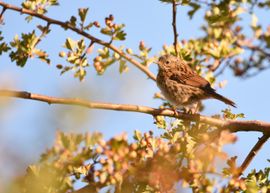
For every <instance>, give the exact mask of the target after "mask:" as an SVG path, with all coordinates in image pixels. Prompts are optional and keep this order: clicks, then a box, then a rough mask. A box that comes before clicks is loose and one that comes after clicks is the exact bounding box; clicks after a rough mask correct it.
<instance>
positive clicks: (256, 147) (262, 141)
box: [235, 133, 270, 177]
mask: <svg viewBox="0 0 270 193" xmlns="http://www.w3.org/2000/svg"><path fill="white" fill-rule="evenodd" d="M269 137H270V134H269V133H265V134H264V135H263V136H262V137H261V138H259V140H258V142H257V143H256V144H255V145H254V147H253V148H252V149H251V150H250V152H249V154H248V155H247V157H246V159H245V160H244V161H243V163H242V165H241V166H240V167H239V172H238V174H237V175H236V176H235V177H239V176H240V175H242V174H243V172H244V171H245V170H246V169H247V167H248V165H249V164H250V163H251V161H252V160H253V159H254V157H255V156H256V155H257V153H258V152H259V150H260V149H261V148H262V146H263V145H264V144H265V142H266V141H267V140H268V139H269Z"/></svg>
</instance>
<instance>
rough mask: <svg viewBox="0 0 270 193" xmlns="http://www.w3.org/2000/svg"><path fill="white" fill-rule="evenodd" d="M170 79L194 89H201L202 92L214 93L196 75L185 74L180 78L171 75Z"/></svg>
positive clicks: (208, 84) (208, 85) (203, 80)
mask: <svg viewBox="0 0 270 193" xmlns="http://www.w3.org/2000/svg"><path fill="white" fill-rule="evenodd" d="M170 79H171V80H174V81H176V82H178V83H181V84H185V85H189V86H192V87H196V88H201V89H203V90H208V91H210V90H211V91H214V89H213V88H211V86H210V83H209V82H208V81H207V80H205V79H204V78H203V77H201V76H199V75H198V74H196V73H192V74H185V75H182V74H181V76H180V75H178V74H172V75H171V77H170Z"/></svg>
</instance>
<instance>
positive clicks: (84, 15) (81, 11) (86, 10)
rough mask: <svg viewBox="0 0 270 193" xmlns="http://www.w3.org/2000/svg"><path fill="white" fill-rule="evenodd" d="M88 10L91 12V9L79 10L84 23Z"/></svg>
mask: <svg viewBox="0 0 270 193" xmlns="http://www.w3.org/2000/svg"><path fill="white" fill-rule="evenodd" d="M88 10H89V8H80V9H79V16H80V19H81V22H82V23H84V21H85V18H86V15H87V12H88Z"/></svg>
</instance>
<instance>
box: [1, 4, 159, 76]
mask: <svg viewBox="0 0 270 193" xmlns="http://www.w3.org/2000/svg"><path fill="white" fill-rule="evenodd" d="M0 6H2V7H3V8H5V9H10V10H13V11H16V12H19V13H23V14H27V15H31V16H33V17H36V18H39V19H41V20H44V21H47V22H48V23H50V24H54V25H58V26H61V27H63V28H64V29H69V30H71V31H74V32H76V33H77V34H80V35H82V36H84V37H85V38H88V39H90V40H92V41H94V42H95V43H98V44H100V45H103V46H105V47H107V48H109V49H111V50H113V51H114V52H116V53H118V54H119V55H120V56H122V57H123V58H124V59H126V60H127V61H129V62H130V63H132V64H133V65H135V66H136V67H137V68H139V69H140V70H141V71H143V72H144V73H145V74H146V75H147V76H148V77H149V78H150V79H152V80H154V81H155V80H156V77H155V75H154V74H153V73H152V72H150V71H149V69H148V68H147V67H145V66H144V65H142V64H141V63H140V62H138V61H136V60H134V59H133V58H132V57H131V56H129V55H127V54H126V53H124V51H122V50H120V49H118V48H117V47H115V46H114V45H112V44H110V43H108V42H105V41H103V40H101V39H98V38H96V37H94V36H92V35H90V34H89V33H87V32H86V31H84V30H82V29H80V28H77V27H74V26H72V25H71V24H70V23H68V22H63V21H59V20H56V19H53V18H50V17H47V16H45V15H42V14H38V13H36V12H34V11H31V10H28V9H24V8H21V7H17V6H14V5H11V4H7V3H4V2H2V1H0Z"/></svg>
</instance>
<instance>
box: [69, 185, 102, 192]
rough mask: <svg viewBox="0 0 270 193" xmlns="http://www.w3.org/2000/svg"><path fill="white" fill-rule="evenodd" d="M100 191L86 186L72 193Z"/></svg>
mask: <svg viewBox="0 0 270 193" xmlns="http://www.w3.org/2000/svg"><path fill="white" fill-rule="evenodd" d="M97 192H98V191H97V190H96V189H95V188H93V187H91V186H90V185H86V186H84V187H82V188H80V189H78V190H75V191H74V192H72V193H97Z"/></svg>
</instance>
